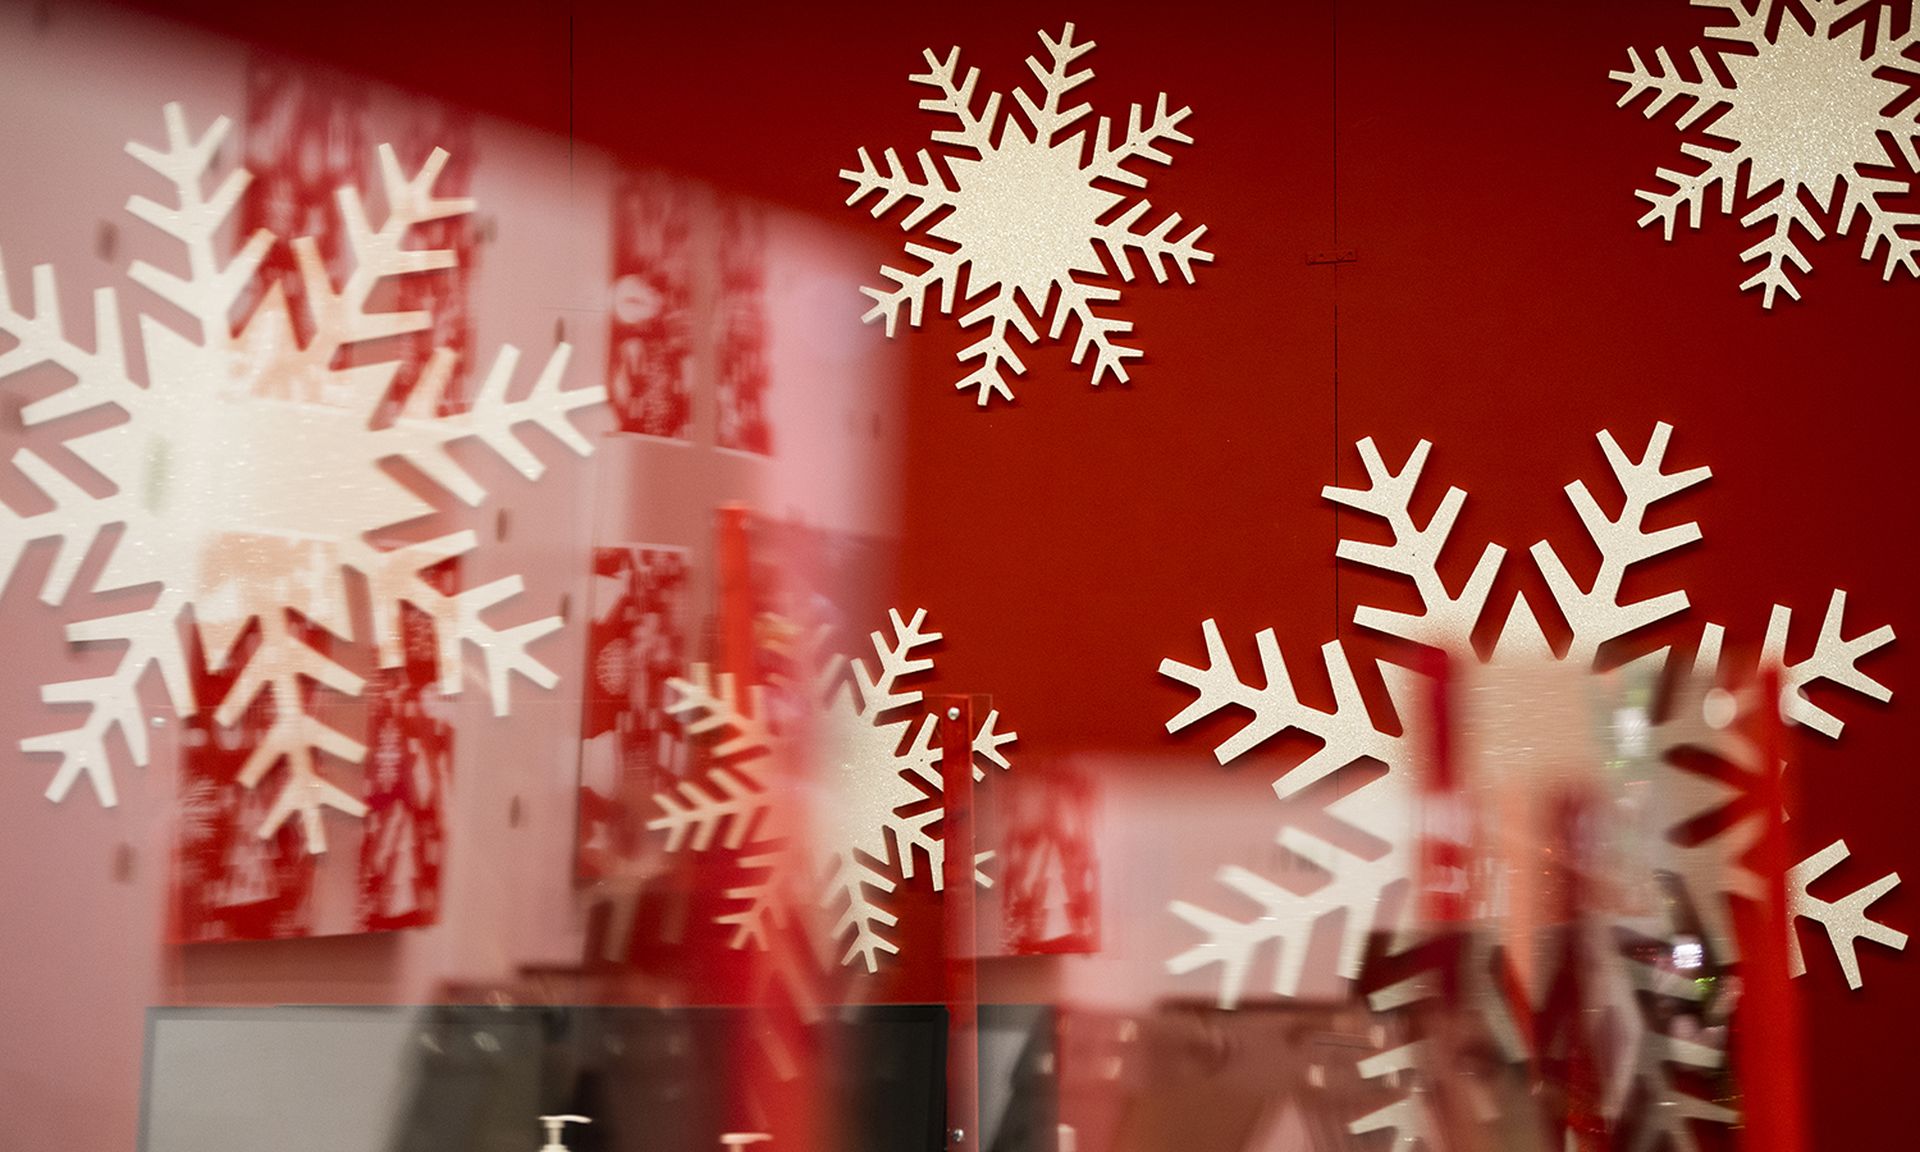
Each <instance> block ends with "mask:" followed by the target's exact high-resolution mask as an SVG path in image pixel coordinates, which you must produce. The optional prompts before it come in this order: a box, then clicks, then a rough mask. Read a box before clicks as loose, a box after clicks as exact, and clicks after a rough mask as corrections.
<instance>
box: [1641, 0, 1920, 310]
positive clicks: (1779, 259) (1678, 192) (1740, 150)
mask: <svg viewBox="0 0 1920 1152" xmlns="http://www.w3.org/2000/svg"><path fill="white" fill-rule="evenodd" d="M1693 3H1694V5H1695V6H1697V7H1701V8H1714V9H1718V10H1720V11H1722V12H1725V13H1726V14H1727V15H1728V16H1729V17H1731V21H1732V22H1731V23H1728V24H1721V25H1718V26H1715V27H1712V28H1709V29H1707V30H1706V38H1707V39H1708V40H1709V41H1713V42H1715V44H1714V47H1713V48H1712V50H1711V52H1709V51H1706V50H1703V49H1701V48H1698V47H1696V48H1694V49H1693V50H1692V52H1691V54H1690V55H1691V59H1692V66H1691V68H1687V69H1683V68H1682V67H1681V66H1679V65H1677V64H1675V62H1674V60H1673V58H1672V56H1670V55H1669V54H1668V52H1667V50H1666V49H1665V48H1660V49H1658V50H1656V51H1655V53H1654V65H1653V67H1651V68H1649V67H1648V66H1647V64H1646V62H1645V61H1644V60H1642V59H1641V57H1640V53H1639V52H1638V51H1636V50H1633V49H1629V50H1628V52H1627V67H1626V68H1625V69H1624V70H1621V71H1616V72H1611V73H1609V74H1608V75H1609V76H1611V77H1612V78H1613V79H1615V80H1618V81H1620V82H1622V83H1624V84H1625V85H1626V86H1627V90H1626V92H1625V93H1624V94H1623V95H1622V96H1621V97H1620V104H1621V106H1622V107H1624V106H1626V105H1627V104H1630V103H1632V102H1633V101H1634V100H1635V99H1637V98H1638V97H1639V96H1641V95H1642V94H1644V93H1652V99H1650V100H1649V101H1647V103H1646V106H1645V109H1644V110H1645V112H1646V115H1647V116H1648V117H1649V118H1651V117H1653V116H1656V115H1658V114H1659V113H1660V112H1661V110H1662V109H1664V108H1666V107H1667V106H1668V105H1670V104H1676V103H1677V105H1678V106H1679V107H1680V108H1681V109H1682V111H1681V112H1680V115H1679V117H1678V119H1677V120H1676V126H1677V127H1678V128H1680V129H1682V130H1683V131H1684V130H1686V129H1689V128H1693V127H1695V126H1698V127H1699V128H1700V129H1701V130H1702V132H1704V134H1705V135H1706V136H1708V137H1711V138H1712V140H1713V141H1714V142H1713V143H1703V142H1700V141H1697V140H1687V141H1684V142H1683V143H1682V144H1681V145H1680V151H1681V152H1682V153H1683V154H1684V155H1686V156H1687V157H1688V158H1690V159H1692V160H1695V161H1698V162H1699V163H1698V164H1696V165H1695V166H1694V170H1693V171H1685V172H1683V171H1678V170H1674V169H1669V168H1662V169H1660V170H1659V171H1658V173H1657V175H1658V176H1659V178H1660V180H1661V181H1662V183H1663V184H1664V185H1665V187H1663V188H1660V189H1657V190H1654V191H1646V190H1642V191H1639V192H1636V193H1635V195H1637V196H1639V197H1640V199H1642V200H1644V201H1646V202H1647V203H1648V204H1649V205H1650V206H1651V207H1649V209H1648V210H1647V213H1646V215H1644V216H1642V217H1641V218H1640V224H1641V226H1642V227H1645V226H1646V225H1648V224H1652V223H1654V222H1655V221H1659V223H1660V226H1661V228H1662V229H1663V230H1664V232H1665V234H1666V238H1667V239H1668V240H1671V239H1673V228H1674V224H1675V223H1676V222H1677V221H1678V220H1679V219H1680V216H1681V215H1682V213H1685V215H1686V217H1687V224H1688V226H1689V227H1693V228H1698V227H1699V226H1700V215H1701V208H1702V205H1703V204H1704V203H1705V202H1706V199H1707V195H1708V193H1709V192H1710V191H1712V190H1714V189H1716V188H1717V189H1718V191H1719V200H1720V212H1721V213H1722V214H1723V215H1732V214H1733V212H1734V205H1735V203H1736V200H1737V198H1743V199H1745V200H1749V201H1752V202H1753V207H1752V208H1751V209H1750V210H1749V211H1747V212H1746V214H1745V215H1743V216H1741V217H1740V223H1741V225H1742V226H1743V227H1748V228H1751V227H1755V226H1761V227H1764V228H1766V229H1768V234H1767V236H1766V237H1765V238H1764V239H1762V240H1760V241H1759V242H1758V243H1756V244H1755V245H1753V247H1751V248H1748V249H1747V250H1746V251H1745V252H1742V253H1741V254H1740V258H1741V260H1743V261H1746V262H1749V263H1751V262H1754V261H1760V262H1761V265H1760V268H1759V270H1758V271H1756V272H1755V273H1754V274H1753V275H1752V276H1750V277H1748V279H1747V280H1746V282H1745V283H1743V284H1741V285H1740V287H1741V288H1742V289H1743V290H1744V289H1748V288H1760V289H1761V290H1762V292H1763V301H1764V303H1765V306H1766V307H1768V308H1771V307H1773V298H1774V294H1775V293H1776V292H1780V291H1784V292H1786V294H1787V295H1789V296H1791V297H1793V298H1794V299H1796V300H1797V299H1799V298H1800V290H1799V288H1798V287H1797V286H1796V285H1795V284H1794V282H1793V273H1792V271H1791V270H1790V269H1789V268H1788V265H1792V266H1793V267H1794V268H1797V269H1799V270H1800V271H1801V272H1807V271H1810V270H1811V269H1812V267H1813V265H1812V263H1811V261H1810V260H1809V259H1808V257H1807V254H1806V252H1805V251H1803V250H1802V247H1801V244H1802V237H1801V236H1800V235H1799V234H1797V233H1796V228H1797V229H1798V230H1799V232H1801V233H1804V234H1805V236H1806V237H1809V238H1811V239H1813V240H1815V241H1818V240H1820V239H1822V238H1823V232H1824V230H1823V227H1822V224H1821V221H1820V218H1819V217H1817V216H1816V215H1815V210H1816V209H1817V210H1818V211H1819V212H1820V213H1823V214H1824V213H1828V212H1831V210H1832V205H1833V194H1834V188H1835V186H1836V185H1839V186H1840V187H1841V189H1842V191H1841V196H1840V209H1839V217H1838V222H1837V224H1836V225H1835V227H1836V230H1837V231H1838V232H1840V233H1842V234H1844V233H1847V232H1849V231H1851V230H1852V228H1853V226H1854V222H1855V220H1856V218H1859V217H1864V218H1865V219H1866V222H1867V223H1866V229H1865V233H1864V237H1865V240H1864V245H1863V247H1862V250H1861V258H1862V259H1866V260H1872V259H1873V258H1874V256H1875V253H1876V252H1877V251H1878V250H1879V249H1880V247H1881V246H1882V245H1885V246H1886V255H1885V258H1884V261H1885V263H1884V273H1883V274H1884V277H1885V278H1887V279H1891V278H1892V277H1893V272H1894V269H1896V268H1905V269H1906V270H1907V272H1908V273H1909V274H1913V275H1920V263H1917V262H1916V252H1920V236H1915V235H1913V234H1912V230H1913V228H1914V226H1916V225H1920V215H1917V214H1914V213H1909V212H1898V211H1895V210H1893V209H1891V208H1889V207H1888V206H1887V205H1886V204H1885V203H1883V198H1884V197H1889V196H1897V195H1900V194H1902V193H1905V192H1907V191H1909V190H1910V187H1911V183H1912V181H1911V177H1910V175H1908V174H1902V173H1900V172H1899V171H1898V163H1899V161H1900V160H1904V161H1905V162H1906V168H1907V171H1908V173H1911V172H1912V171H1913V170H1914V169H1917V168H1920V148H1916V146H1915V145H1916V141H1920V123H1916V121H1915V115H1916V112H1920V109H1916V107H1915V106H1914V103H1913V91H1914V90H1913V85H1914V84H1916V83H1920V63H1917V62H1916V61H1914V60H1913V59H1911V58H1909V57H1908V56H1907V55H1906V53H1907V51H1908V50H1909V49H1910V48H1912V47H1913V46H1914V44H1915V43H1916V42H1920V4H1916V0H1893V2H1891V3H1889V2H1888V0H1805V3H1804V4H1803V5H1802V4H1789V3H1786V2H1785V0H1759V2H1758V5H1757V7H1754V6H1751V5H1749V4H1748V3H1747V2H1746V0H1693ZM1750 7H1753V10H1751V11H1750V10H1749V8H1750ZM1896 8H1904V9H1905V10H1906V11H1905V14H1904V15H1905V18H1904V19H1901V20H1896V18H1895V12H1894V9H1896ZM1769 23H1772V24H1773V25H1774V32H1773V33H1772V34H1771V35H1769V34H1768V32H1767V27H1768V24H1769ZM1896 28H1898V29H1899V31H1898V32H1897V33H1896V31H1895V29H1896ZM1743 167H1745V168H1746V173H1745V176H1744V178H1743V177H1742V175H1741V169H1742V168H1743ZM1874 168H1880V169H1894V172H1893V174H1891V175H1887V174H1874V173H1873V172H1871V171H1869V170H1870V169H1874ZM1903 229H1905V230H1906V231H1905V232H1903V231H1902V230H1903Z"/></svg>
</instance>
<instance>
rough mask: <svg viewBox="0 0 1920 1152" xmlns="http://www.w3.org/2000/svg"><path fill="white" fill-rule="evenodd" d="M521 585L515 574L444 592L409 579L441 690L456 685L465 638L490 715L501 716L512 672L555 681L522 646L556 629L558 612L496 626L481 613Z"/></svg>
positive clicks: (547, 683)
mask: <svg viewBox="0 0 1920 1152" xmlns="http://www.w3.org/2000/svg"><path fill="white" fill-rule="evenodd" d="M463 535H464V534H463ZM524 587H525V581H523V580H522V579H521V578H520V577H519V576H503V577H501V578H500V579H498V580H493V581H489V582H488V583H485V584H481V585H479V586H478V587H474V588H463V589H461V590H460V591H459V592H456V593H454V594H452V595H447V594H446V593H444V592H442V591H440V590H439V589H438V588H435V587H434V586H433V585H431V584H429V583H427V582H426V581H425V580H421V579H418V578H417V577H416V578H415V579H414V581H413V586H412V590H411V591H410V592H409V593H408V595H407V602H408V603H410V604H412V605H414V607H416V608H419V609H421V610H422V611H424V612H426V613H427V615H429V616H431V617H433V620H434V638H435V640H436V641H437V642H438V644H439V663H440V690H441V691H442V692H444V693H446V694H447V695H449V696H451V695H456V694H458V692H459V691H460V686H461V675H462V672H463V670H464V669H465V666H466V661H465V647H466V645H468V644H471V645H473V647H474V648H475V649H476V650H477V651H478V652H479V653H480V661H481V664H482V665H483V668H484V670H485V673H486V678H487V695H488V698H489V699H490V700H492V701H493V714H494V715H495V716H505V715H506V714H507V713H508V711H509V708H508V699H507V697H508V685H509V683H510V682H511V678H512V677H513V676H514V675H515V674H516V673H517V674H518V675H520V676H523V677H525V678H526V679H527V680H529V681H531V682H532V683H533V684H535V685H536V686H538V687H541V688H552V687H553V686H554V685H555V684H557V683H559V682H560V677H559V675H558V674H557V673H555V672H554V670H553V669H551V668H549V667H547V666H546V665H545V664H544V663H542V662H541V661H540V660H539V659H538V658H537V657H535V656H534V655H533V654H532V653H531V652H529V651H528V648H529V647H530V646H531V645H532V644H533V642H534V641H536V640H538V639H540V638H541V637H543V636H547V635H549V634H551V633H553V632H557V631H559V630H560V618H559V617H558V616H546V617H542V618H541V619H538V620H529V621H526V622H525V623H522V624H514V625H509V626H508V627H505V628H496V627H495V626H493V625H492V624H489V623H487V621H486V620H485V619H483V618H482V617H481V613H483V612H485V611H486V610H487V609H489V608H492V607H493V606H494V605H496V604H500V603H502V602H504V601H507V600H510V599H512V598H513V597H515V596H518V595H519V594H520V592H521V591H522V589H523V588H524Z"/></svg>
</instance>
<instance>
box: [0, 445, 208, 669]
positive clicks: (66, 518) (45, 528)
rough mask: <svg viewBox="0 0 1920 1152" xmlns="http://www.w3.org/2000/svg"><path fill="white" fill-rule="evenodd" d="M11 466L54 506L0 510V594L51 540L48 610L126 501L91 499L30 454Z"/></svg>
mask: <svg viewBox="0 0 1920 1152" xmlns="http://www.w3.org/2000/svg"><path fill="white" fill-rule="evenodd" d="M13 465H14V467H15V468H17V469H18V470H19V471H20V473H21V474H22V475H24V476H25V477H26V478H27V479H28V480H29V481H31V482H32V484H33V486H34V487H35V488H38V489H39V490H40V494H41V495H42V496H45V497H46V498H47V499H48V500H50V501H52V502H53V506H52V507H51V508H48V509H47V510H46V511H44V512H38V513H35V514H33V515H30V516H22V515H20V514H19V513H17V512H15V511H14V510H13V509H11V508H8V507H5V506H4V505H0V588H4V587H6V586H7V585H8V584H9V583H11V582H12V580H13V570H14V567H15V566H16V565H17V564H19V562H20V555H21V553H23V552H25V551H26V548H27V545H29V544H31V543H33V542H34V541H36V540H54V541H57V543H56V544H55V551H54V554H53V562H52V563H51V564H50V565H49V566H48V568H47V575H46V577H45V579H44V580H42V581H41V584H40V601H41V603H43V604H47V605H58V604H61V603H64V602H65V601H66V598H67V593H68V592H70V591H71V590H72V589H73V581H74V577H76V576H78V575H79V573H80V565H81V563H83V562H84V561H85V560H86V558H87V553H88V552H90V551H91V550H92V549H93V543H94V541H95V540H97V539H99V537H100V533H102V532H104V531H105V530H106V529H107V528H108V526H110V525H113V524H118V523H120V522H122V521H123V520H125V519H126V518H127V515H128V506H127V501H126V500H125V499H124V498H123V497H122V496H121V495H120V494H118V493H116V494H115V495H113V496H109V497H107V498H105V499H95V498H94V497H93V496H91V495H89V494H88V493H87V491H86V490H85V489H83V488H81V487H80V486H79V485H78V484H75V483H74V482H73V481H72V480H70V479H68V478H67V476H66V474H65V473H63V472H61V471H60V470H59V469H58V468H55V467H54V466H53V465H52V464H49V463H48V462H47V461H46V459H45V458H43V457H41V456H40V455H39V454H37V453H35V452H33V451H32V450H30V449H26V448H22V449H20V450H18V451H17V452H15V453H14V456H13ZM192 699H193V697H192V694H191V692H189V693H188V695H186V696H184V697H176V698H175V701H176V703H185V704H188V705H189V706H190V705H191V701H192Z"/></svg>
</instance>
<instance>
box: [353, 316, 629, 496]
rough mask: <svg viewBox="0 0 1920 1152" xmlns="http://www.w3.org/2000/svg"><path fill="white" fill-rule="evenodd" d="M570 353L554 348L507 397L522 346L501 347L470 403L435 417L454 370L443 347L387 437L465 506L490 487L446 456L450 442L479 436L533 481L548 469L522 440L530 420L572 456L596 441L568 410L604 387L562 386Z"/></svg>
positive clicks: (597, 399) (600, 397)
mask: <svg viewBox="0 0 1920 1152" xmlns="http://www.w3.org/2000/svg"><path fill="white" fill-rule="evenodd" d="M572 353H573V349H572V347H571V346H570V345H568V344H564V343H563V344H560V345H558V346H557V347H555V348H554V350H553V353H552V354H551V355H549V356H548V357H547V362H546V365H545V366H544V367H543V368H541V370H540V375H539V376H538V377H537V378H536V379H535V380H534V383H533V390H532V391H531V392H530V393H528V394H527V395H526V396H525V397H523V398H521V399H518V400H512V399H509V398H508V387H509V384H510V382H511V381H512V379H513V375H514V370H515V369H516V368H518V367H519V364H520V350H519V349H517V348H515V347H513V346H512V345H510V344H509V345H506V346H504V347H502V348H501V349H500V352H499V354H498V355H497V356H496V357H495V358H494V362H493V367H492V369H491V370H489V371H488V373H487V377H486V380H485V381H484V382H483V383H482V384H481V385H480V391H479V394H478V395H477V396H476V397H475V398H474V401H473V406H472V407H471V408H469V409H467V410H466V411H463V412H457V413H453V414H451V415H444V416H443V415H440V414H439V410H440V409H439V405H440V398H441V394H442V393H443V391H444V390H445V388H446V384H447V381H448V379H449V378H450V377H451V374H452V372H453V367H454V359H455V356H454V353H452V352H451V351H448V350H446V349H440V350H438V351H436V352H435V353H434V355H433V356H432V358H431V359H429V360H428V362H427V366H426V368H425V370H423V371H422V373H421V378H420V381H419V383H418V384H417V385H416V386H415V387H414V390H413V393H412V394H411V395H410V396H408V398H407V403H406V407H405V408H404V409H402V412H401V416H400V418H399V419H398V420H396V421H395V422H394V423H393V425H392V427H391V428H389V429H388V430H387V432H386V435H387V436H388V437H389V438H394V439H398V440H399V441H400V444H399V445H397V447H398V449H399V452H400V454H401V455H402V456H404V457H405V459H406V460H407V461H408V462H410V463H412V464H413V465H415V466H416V467H418V468H419V469H420V470H421V471H423V472H425V473H426V474H427V475H428V476H429V477H431V478H432V479H433V481H434V482H435V483H437V484H439V485H441V486H442V487H444V488H446V489H447V491H449V492H452V493H453V494H454V495H455V496H456V497H458V498H459V499H460V500H461V501H462V502H464V503H466V504H467V505H469V506H476V505H478V504H479V503H480V501H481V500H482V499H484V498H485V496H486V494H487V491H486V488H485V487H484V486H482V485H481V483H480V482H479V481H478V480H477V479H475V478H474V477H473V475H472V473H470V472H469V471H467V469H466V468H465V467H464V466H462V465H461V464H460V463H459V462H458V461H456V460H455V459H454V458H453V457H452V456H451V455H450V454H448V453H447V451H446V448H447V446H448V445H450V444H452V443H454V442H455V441H459V440H466V439H477V440H479V441H480V442H481V443H483V444H485V445H486V446H487V447H488V448H489V449H491V450H492V451H493V452H494V454H495V455H497V456H499V457H500V459H502V460H504V461H506V462H507V463H508V464H510V465H512V467H513V468H514V470H515V471H517V472H519V473H520V474H521V475H522V476H524V477H526V478H527V479H528V480H538V479H539V478H540V477H541V475H542V474H543V473H544V472H545V470H546V466H545V465H544V464H543V463H542V462H541V460H540V457H539V456H537V455H535V454H534V452H533V450H532V449H531V448H529V447H527V445H526V443H525V441H524V440H522V438H521V433H520V432H519V429H520V428H521V427H523V426H525V425H529V424H531V425H535V426H537V427H539V428H541V429H544V430H545V431H546V432H547V433H548V434H549V435H551V436H552V437H553V438H554V439H556V440H558V441H560V442H561V443H562V444H564V445H566V446H567V448H569V449H570V450H571V451H573V452H574V453H575V454H576V455H580V456H586V455H589V454H591V453H592V451H593V445H592V444H590V443H589V442H588V441H587V439H586V437H584V436H582V435H581V434H580V430H579V429H578V428H576V427H575V426H574V424H573V414H574V413H575V412H577V411H579V410H580V409H582V408H588V407H592V406H594V405H597V404H600V403H601V402H603V401H604V400H605V399H606V395H607V390H606V386H605V385H602V384H595V385H592V386H590V387H586V388H567V389H563V388H562V387H561V386H560V380H561V377H562V376H563V375H564V374H565V372H566V369H567V361H568V360H569V359H570V358H571V356H572Z"/></svg>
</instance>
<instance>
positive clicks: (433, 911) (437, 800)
mask: <svg viewBox="0 0 1920 1152" xmlns="http://www.w3.org/2000/svg"><path fill="white" fill-rule="evenodd" d="M422 623H423V624H424V622H422ZM409 630H410V631H411V627H410V629H409ZM422 630H423V631H425V629H424V627H423V628H422ZM427 642H428V645H429V648H428V653H429V656H428V658H427V659H426V660H425V661H424V662H422V661H420V660H418V659H416V657H415V655H414V654H413V652H412V651H411V650H410V651H409V654H408V658H407V662H406V664H405V665H404V666H402V667H400V668H391V669H382V670H381V671H379V672H378V673H375V674H374V676H373V677H372V678H371V679H370V680H369V681H368V682H367V696H368V703H367V769H366V775H367V791H366V803H367V815H366V832H365V836H364V838H363V839H362V840H361V842H360V899H359V904H358V911H357V918H358V921H359V925H358V929H359V931H362V932H384V931H387V930H389V929H394V928H419V927H422V926H424V925H428V924H432V923H435V922H436V921H437V920H438V919H439V918H440V870H441V866H442V865H443V864H444V863H445V860H446V843H447V834H446V796H447V786H448V784H449V782H450V781H451V779H452V775H453V725H451V724H449V723H448V722H447V721H446V720H445V719H443V718H441V717H439V716H436V715H435V714H434V710H435V704H436V703H437V701H438V695H437V694H436V693H435V691H434V688H433V683H434V677H433V661H432V658H431V651H432V649H431V642H432V641H431V635H430V634H429V636H428V638H427ZM411 647H412V646H411V645H409V648H410V649H411Z"/></svg>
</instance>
